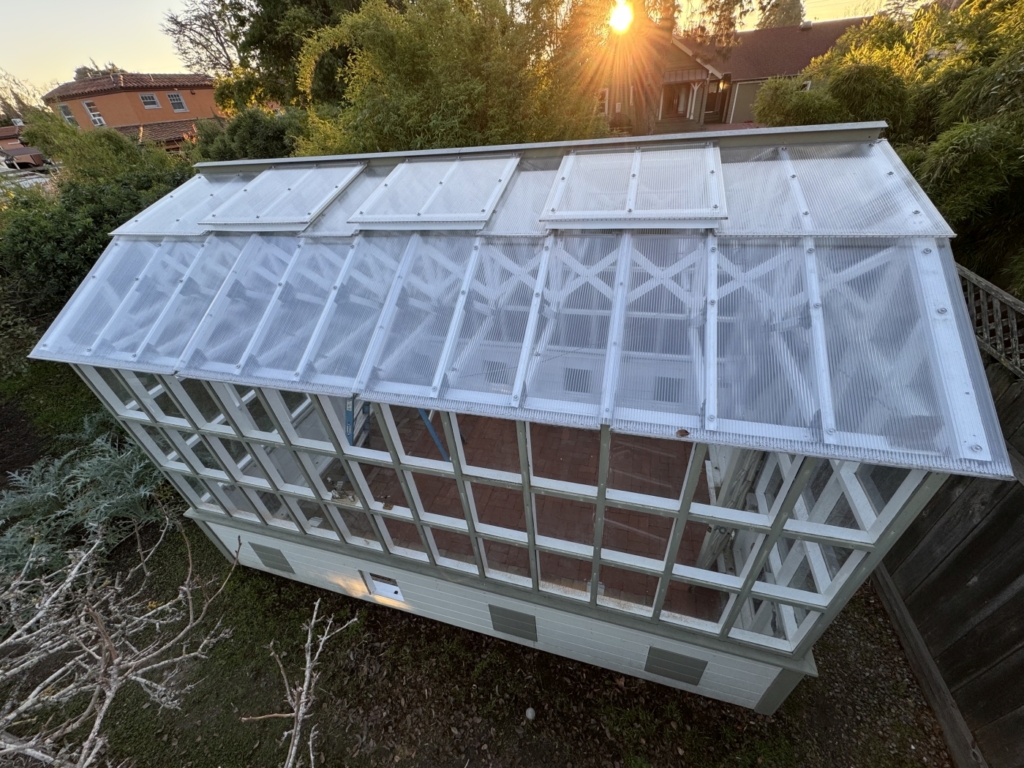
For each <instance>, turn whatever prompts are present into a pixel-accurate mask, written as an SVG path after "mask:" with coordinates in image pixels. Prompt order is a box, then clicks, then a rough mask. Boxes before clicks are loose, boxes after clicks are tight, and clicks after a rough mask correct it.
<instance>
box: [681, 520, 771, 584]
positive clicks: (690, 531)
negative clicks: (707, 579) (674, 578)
mask: <svg viewBox="0 0 1024 768" xmlns="http://www.w3.org/2000/svg"><path fill="white" fill-rule="evenodd" d="M756 538H757V535H756V534H754V533H753V532H751V531H745V530H742V529H738V528H731V527H729V526H725V525H708V524H707V523H698V522H696V521H695V520H687V521H686V527H685V528H684V529H683V538H682V540H681V541H680V542H679V551H678V552H677V553H676V560H675V561H676V563H677V564H678V565H688V566H691V567H693V568H702V569H704V570H708V571H715V572H716V573H725V574H737V573H740V571H742V570H743V564H744V563H745V562H746V559H747V557H749V556H750V552H751V550H752V548H753V546H754V544H755V542H756Z"/></svg>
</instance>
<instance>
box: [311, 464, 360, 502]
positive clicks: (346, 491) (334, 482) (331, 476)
mask: <svg viewBox="0 0 1024 768" xmlns="http://www.w3.org/2000/svg"><path fill="white" fill-rule="evenodd" d="M310 460H311V461H312V462H313V466H314V467H316V470H317V472H318V473H319V475H320V480H321V482H323V484H324V488H325V490H326V491H327V493H328V494H330V497H331V498H332V499H340V500H341V501H344V502H345V503H348V504H358V503H359V499H358V497H357V496H356V495H355V490H354V488H353V486H352V480H351V479H350V478H349V476H348V474H347V473H346V472H345V467H344V466H343V465H342V463H341V462H340V461H339V460H338V459H332V458H329V457H327V456H310Z"/></svg>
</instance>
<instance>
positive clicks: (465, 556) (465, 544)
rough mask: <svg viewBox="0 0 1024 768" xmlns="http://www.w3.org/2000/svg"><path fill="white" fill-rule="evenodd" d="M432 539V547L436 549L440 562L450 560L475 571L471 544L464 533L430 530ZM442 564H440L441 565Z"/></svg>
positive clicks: (438, 529) (437, 529)
mask: <svg viewBox="0 0 1024 768" xmlns="http://www.w3.org/2000/svg"><path fill="white" fill-rule="evenodd" d="M430 534H431V535H432V536H433V537H434V546H435V547H436V548H437V556H438V559H439V560H441V561H444V560H451V561H453V562H455V563H464V564H465V563H468V564H470V565H472V566H473V570H476V559H475V558H474V557H473V544H472V542H471V540H470V538H469V536H467V535H466V534H464V533H455V532H454V531H444V530H441V529H440V528H432V529H430ZM443 564H444V563H443V562H442V565H443Z"/></svg>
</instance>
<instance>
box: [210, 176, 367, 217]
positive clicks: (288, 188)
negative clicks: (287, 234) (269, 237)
mask: <svg viewBox="0 0 1024 768" xmlns="http://www.w3.org/2000/svg"><path fill="white" fill-rule="evenodd" d="M362 168H363V164H362V163H344V164H341V165H327V166H324V167H318V166H313V167H302V168H294V167H285V168H273V167H272V168H268V169H267V170H265V171H263V173H261V174H260V175H259V176H257V177H256V178H255V179H253V180H252V181H251V182H250V183H248V184H246V185H245V186H243V187H242V188H241V189H240V190H239V191H238V192H236V193H235V194H234V195H232V196H231V197H230V198H228V199H227V200H225V201H224V203H223V204H221V205H220V206H219V207H218V208H217V209H216V210H215V211H213V212H211V213H210V214H209V216H207V217H206V218H204V219H203V220H202V222H201V223H202V224H204V225H205V226H206V227H207V229H216V230H225V229H228V230H232V231H244V232H248V231H271V230H274V229H279V230H281V229H283V230H296V229H305V228H306V226H307V225H308V224H309V223H310V222H311V221H312V220H313V219H314V218H316V216H318V215H319V214H320V212H321V211H322V210H323V209H324V208H325V207H326V206H327V204H328V203H330V202H331V201H332V200H333V199H334V198H335V197H337V196H338V195H340V194H341V193H342V191H343V190H344V189H345V188H346V187H347V186H348V184H349V183H350V182H351V181H352V180H353V179H354V178H355V177H356V175H357V174H358V173H359V171H361V170H362Z"/></svg>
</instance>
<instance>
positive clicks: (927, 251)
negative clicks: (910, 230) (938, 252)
mask: <svg viewBox="0 0 1024 768" xmlns="http://www.w3.org/2000/svg"><path fill="white" fill-rule="evenodd" d="M924 252H925V253H931V252H932V249H931V248H925V249H924Z"/></svg>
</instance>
